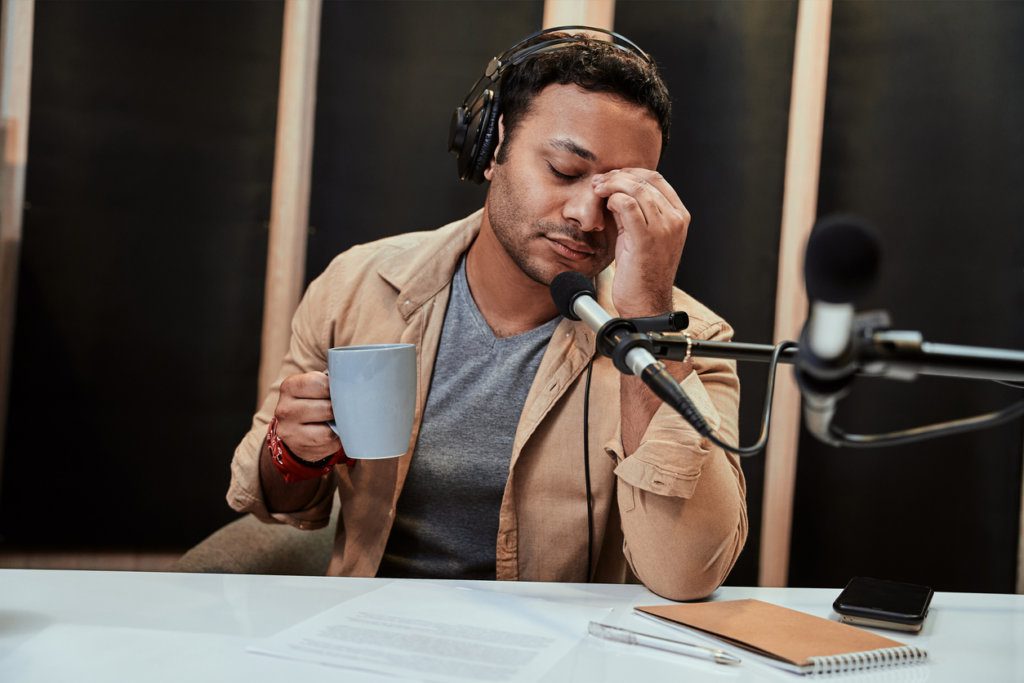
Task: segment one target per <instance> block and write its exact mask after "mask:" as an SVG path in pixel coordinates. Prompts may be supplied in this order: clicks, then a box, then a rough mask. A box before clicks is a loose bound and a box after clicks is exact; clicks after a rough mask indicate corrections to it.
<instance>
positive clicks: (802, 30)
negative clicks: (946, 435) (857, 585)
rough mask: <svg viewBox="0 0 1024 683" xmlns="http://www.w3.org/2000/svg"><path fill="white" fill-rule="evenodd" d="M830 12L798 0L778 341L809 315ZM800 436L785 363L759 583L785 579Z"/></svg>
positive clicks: (828, 4)
mask: <svg viewBox="0 0 1024 683" xmlns="http://www.w3.org/2000/svg"><path fill="white" fill-rule="evenodd" d="M831 19H832V0H800V5H799V10H798V15H797V27H796V46H795V51H794V57H793V82H792V91H791V93H790V102H789V139H788V141H787V146H786V176H785V189H784V191H783V199H782V230H781V233H780V236H779V274H778V285H777V287H776V291H775V334H774V339H775V341H776V342H779V341H782V340H784V339H796V338H797V337H798V335H799V334H800V327H801V325H802V324H803V321H804V319H805V318H806V317H807V296H806V292H805V290H804V283H803V252H804V248H805V246H806V244H807V237H808V235H810V232H811V227H812V226H813V224H814V219H815V216H816V214H817V209H818V174H819V171H820V167H821V137H822V132H823V128H824V120H825V88H826V81H827V77H828V48H829V33H830V28H831ZM799 440H800V392H799V391H798V389H797V386H796V381H795V380H794V378H793V375H792V372H791V371H790V370H786V371H784V372H781V373H780V374H779V378H778V384H777V385H776V388H775V408H774V414H773V416H772V432H771V436H770V437H769V440H768V448H767V451H766V454H765V458H766V459H765V474H764V505H763V508H762V515H761V557H760V573H759V581H758V582H759V583H760V585H762V586H785V585H786V584H787V582H788V578H789V544H790V531H791V527H792V521H793V492H794V488H795V486H794V484H795V480H796V459H797V446H798V444H799Z"/></svg>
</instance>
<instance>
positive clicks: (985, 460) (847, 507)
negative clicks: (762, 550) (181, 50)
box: [790, 2, 1024, 592]
mask: <svg viewBox="0 0 1024 683" xmlns="http://www.w3.org/2000/svg"><path fill="white" fill-rule="evenodd" d="M1022 35H1024V5H1022V4H1020V3H1003V2H945V3H861V2H839V3H837V4H836V5H835V11H834V16H833V27H832V46H831V55H830V64H829V77H828V99H827V107H826V129H825V139H824V146H823V159H822V172H821V193H820V196H819V205H820V207H819V208H820V212H821V213H828V212H833V211H849V212H855V213H859V214H861V215H863V216H865V217H867V218H868V219H869V220H871V221H872V222H873V223H874V224H875V225H876V226H877V227H878V228H879V230H880V232H881V234H882V239H883V245H884V266H883V273H882V276H881V278H880V281H879V283H878V286H877V287H876V288H875V290H874V292H873V293H872V295H871V296H870V297H869V298H868V300H867V301H865V302H864V308H883V309H887V310H888V311H889V312H890V313H891V314H892V318H893V323H894V327H896V328H897V329H913V330H920V331H921V332H922V333H923V334H924V336H925V338H926V339H929V340H932V341H942V342H949V343H961V344H977V345H985V346H1002V347H1009V348H1017V349H1021V348H1024V315H1022V311H1024V230H1022V229H1021V225H1022V224H1024V195H1022V194H1021V192H1020V190H1019V188H1020V187H1021V186H1022V184H1024V135H1022V133H1021V123H1020V122H1021V121H1024V71H1022V69H1021V65H1022V64H1024V43H1022V42H1021V36H1022ZM1021 398H1024V397H1022V396H1021V392H1020V391H1014V390H1012V389H1008V388H1005V387H1001V386H999V385H996V384H993V383H982V382H969V381H966V380H953V379H938V378H924V379H921V380H919V381H917V382H915V383H911V384H902V383H895V382H884V381H882V380H863V381H861V382H860V383H859V384H858V385H857V386H855V388H854V391H853V393H852V395H851V396H850V397H849V398H847V399H846V400H845V401H844V402H843V404H842V407H841V410H840V413H839V416H838V418H837V423H838V424H840V425H842V426H843V427H844V428H846V429H848V430H850V431H861V432H878V431H885V430H891V429H900V428H905V427H909V426H914V425H919V424H924V423H928V422H934V421H939V420H946V419H951V418H956V417H964V416H967V415H972V414H976V413H980V412H984V411H987V410H991V409H995V408H998V407H1001V406H1003V405H1005V404H1007V403H1009V402H1011V401H1013V400H1019V399H1021ZM1022 442H1024V429H1022V423H1021V422H1020V421H1018V422H1016V423H1013V424H1009V425H1006V426H1003V427H1000V428H996V429H990V430H986V431H983V432H977V433H975V434H968V435H961V436H957V437H953V438H946V439H943V440H938V441H932V442H929V443H924V444H918V445H913V446H906V447H900V448H886V449H882V450H875V451H848V450H839V449H834V448H829V447H827V446H824V445H822V444H820V443H818V442H817V441H815V440H814V439H813V438H811V437H810V436H808V435H807V434H806V433H805V434H804V435H803V438H802V439H801V443H800V461H799V467H798V476H797V488H796V501H795V512H794V528H793V556H792V564H791V571H790V578H791V582H792V584H793V585H809V586H838V585H842V584H844V583H845V582H846V581H847V580H848V579H849V578H850V577H852V576H854V575H869V576H877V577H882V578H892V579H901V580H906V581H913V582H917V583H924V584H928V585H931V586H933V587H935V588H936V589H941V590H965V591H1000V592H1013V591H1014V577H1015V568H1016V560H1017V544H1018V538H1019V510H1020V487H1021V446H1022Z"/></svg>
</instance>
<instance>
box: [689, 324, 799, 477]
mask: <svg viewBox="0 0 1024 683" xmlns="http://www.w3.org/2000/svg"><path fill="white" fill-rule="evenodd" d="M796 345H797V343H796V342H794V341H784V342H779V343H778V344H776V345H775V349H774V350H773V351H772V357H771V359H769V361H768V383H767V386H766V388H765V397H764V408H763V410H762V411H761V434H760V436H759V437H758V439H757V441H756V442H755V443H754V445H753V446H747V447H741V446H730V445H729V444H727V443H725V442H724V441H722V440H721V439H719V438H718V437H717V436H715V433H714V432H713V431H712V430H711V428H710V427H709V426H707V423H704V428H705V431H702V430H701V428H700V427H699V426H698V425H693V422H692V421H690V417H689V416H688V415H685V414H684V415H683V417H685V418H687V421H690V424H692V425H693V426H694V427H695V428H696V429H697V431H699V432H701V434H703V435H704V436H705V437H707V438H708V440H709V441H711V443H713V444H715V445H716V446H718V447H719V448H721V449H723V450H726V451H729V452H730V453H735V454H736V455H739V456H741V457H748V456H751V455H756V454H757V453H760V452H761V451H762V450H763V449H764V447H765V445H766V444H767V443H768V432H769V424H770V420H771V414H772V394H773V393H775V373H776V371H777V370H778V366H779V359H780V358H781V357H782V353H783V352H784V351H785V350H786V349H789V348H792V347H794V346H796ZM687 403H689V399H687ZM689 405H690V407H691V408H692V407H693V404H692V403H690V404H689ZM677 410H679V409H678V408H677ZM694 411H696V409H695V408H694ZM680 412H681V413H682V411H680ZM688 412H689V411H688ZM701 422H703V418H701ZM705 432H706V433H705Z"/></svg>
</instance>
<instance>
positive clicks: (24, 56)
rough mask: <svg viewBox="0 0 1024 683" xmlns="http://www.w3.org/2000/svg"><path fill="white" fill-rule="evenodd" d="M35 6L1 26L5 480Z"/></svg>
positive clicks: (1, 429) (0, 424)
mask: <svg viewBox="0 0 1024 683" xmlns="http://www.w3.org/2000/svg"><path fill="white" fill-rule="evenodd" d="M34 15H35V0H3V18H2V20H0V27H2V31H3V33H2V35H0V143H2V144H3V162H2V165H0V477H2V476H3V453H4V444H6V443H7V412H8V398H9V396H10V381H11V374H10V373H11V347H12V346H13V345H14V316H15V306H16V303H17V292H18V255H19V253H20V252H21V221H22V213H23V209H24V202H25V165H26V162H27V161H28V114H29V101H30V95H31V85H32V26H33V20H34Z"/></svg>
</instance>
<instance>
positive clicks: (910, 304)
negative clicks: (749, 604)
mask: <svg viewBox="0 0 1024 683" xmlns="http://www.w3.org/2000/svg"><path fill="white" fill-rule="evenodd" d="M542 12H543V2H542V0H523V1H517V2H476V1H473V0H465V1H461V0H460V1H450V2H420V1H414V0H402V1H389V2H376V1H371V0H353V1H346V2H326V3H325V4H324V6H323V13H322V18H321V47H320V62H319V69H318V84H317V106H316V121H315V122H316V130H315V143H314V156H313V177H312V194H311V198H310V199H311V201H310V219H309V224H310V225H309V241H308V252H307V264H306V265H307V267H306V273H305V277H306V281H307V282H308V281H310V280H312V279H313V278H314V277H316V275H318V274H319V273H320V272H321V271H322V270H323V268H324V267H325V266H326V265H327V263H328V262H329V261H330V260H331V259H332V258H333V257H334V256H335V255H336V254H338V253H339V252H341V251H343V250H345V249H346V248H348V247H350V246H352V245H355V244H358V243H362V242H366V241H369V240H372V239H377V238H380V237H384V236H387V235H391V234H396V233H400V232H406V231H411V230H424V229H431V228H434V227H437V226H440V225H443V224H445V223H447V222H449V221H451V220H454V219H456V218H459V217H462V216H464V215H466V214H468V213H470V212H472V211H474V210H476V209H477V208H479V206H480V205H481V204H482V202H483V198H484V193H485V188H481V187H478V186H474V185H470V184H467V183H460V182H459V181H458V180H457V179H456V173H455V163H454V159H453V157H451V155H449V154H448V153H447V152H446V143H447V133H448V123H449V118H450V115H451V112H452V110H453V108H454V107H455V106H456V105H457V104H458V103H459V102H460V101H461V100H462V97H463V96H464V95H465V93H466V91H467V90H468V89H469V87H470V85H471V84H472V83H473V81H474V80H475V79H476V78H477V77H478V76H479V75H480V73H481V72H482V70H483V68H484V66H485V65H486V63H487V62H488V60H489V59H490V58H491V57H492V56H494V55H495V54H496V53H498V52H500V51H502V50H504V49H505V48H507V47H508V46H510V45H511V44H513V43H514V42H516V41H517V40H519V39H520V38H522V37H523V36H525V35H526V34H528V33H530V32H532V31H534V30H536V29H537V28H538V27H539V26H540V23H541V17H542ZM282 16H283V4H282V3H280V2H259V3H236V2H181V3H179V2H155V3H153V2H150V3H136V2H45V3H42V2H41V3H37V8H36V33H35V46H34V55H33V58H34V65H33V66H34V70H33V84H32V107H31V111H32V118H31V138H30V143H29V166H28V175H27V190H26V213H25V229H24V233H25V236H24V242H23V246H22V257H21V258H22V261H21V273H20V280H19V299H18V314H17V315H18V317H17V321H16V333H15V344H14V370H13V378H12V386H11V411H10V415H9V418H8V435H7V442H6V453H5V459H4V464H3V467H4V471H3V480H2V482H3V483H2V486H3V488H2V490H0V535H2V538H0V544H2V546H0V547H3V548H10V547H19V548H30V549H33V548H35V549H45V548H62V549H67V548H87V549H91V550H96V549H120V548H131V549H138V550H146V549H184V548H186V547H188V546H189V545H191V544H193V543H195V542H197V541H199V540H200V539H201V538H202V537H203V536H205V535H206V534H208V533H209V532H211V531H213V530H214V529H216V528H217V527H219V526H221V525H222V524H224V523H225V522H226V521H228V520H230V519H232V518H234V515H233V513H232V512H231V511H230V510H229V509H228V508H227V506H226V504H225V502H224V492H225V490H226V487H227V483H228V477H229V473H228V464H229V462H230V458H231V454H232V452H233V450H234V447H235V445H236V444H237V442H238V440H239V439H240V438H241V436H242V435H243V434H244V433H245V431H246V429H247V428H248V425H249V422H250V419H251V414H252V410H253V409H254V407H255V405H256V401H257V397H256V382H257V364H258V360H259V344H260V324H261V315H262V303H263V302H262V298H263V278H264V270H265V258H266V253H265V251H266V239H267V221H268V217H269V212H270V183H271V177H272V169H273V154H274V126H275V115H276V106H277V89H278V69H279V60H280V43H281V30H282ZM796 22H797V2H796V1H795V0H780V1H778V2H770V3H766V2H756V1H753V0H751V1H737V2H710V1H708V2H659V1H653V0H619V2H618V3H617V9H616V20H615V28H616V30H619V31H621V32H622V33H624V34H625V35H627V36H629V37H630V38H631V39H633V40H635V41H636V42H637V43H639V44H640V45H641V46H642V47H643V48H645V49H647V50H648V51H650V52H651V53H652V54H653V55H654V57H655V58H656V60H657V61H658V63H659V65H660V66H661V68H662V70H663V73H664V76H665V78H666V80H667V82H668V85H669V88H670V90H671V91H672V94H673V105H674V125H673V131H672V140H671V143H670V146H669V148H668V150H667V151H666V153H665V155H664V158H663V160H662V164H661V167H660V170H661V171H662V172H663V174H664V175H665V176H666V177H667V178H668V180H669V181H670V182H671V183H672V184H673V186H674V187H675V188H676V189H677V190H678V192H679V194H680V196H681V197H682V198H683V200H684V202H685V203H686V204H687V206H688V208H689V209H690V210H691V212H692V214H693V223H692V226H691V230H690V234H689V237H688V241H687V245H686V249H685V253H684V256H683V261H682V265H681V267H680V271H679V274H678V277H677V284H679V285H680V286H681V287H683V288H684V289H686V290H687V291H689V292H690V293H692V294H693V295H695V296H696V297H697V298H699V299H700V300H702V301H703V302H704V303H706V304H707V305H708V306H709V307H711V308H712V309H713V310H715V311H716V312H718V313H719V314H721V315H722V316H724V317H725V318H726V319H727V320H729V321H730V323H732V325H733V326H734V328H735V329H736V337H735V338H736V339H737V340H741V341H749V342H770V341H771V336H772V330H773V319H774V310H775V283H776V276H777V269H778V251H779V244H778V241H779V225H780V222H781V207H782V197H783V174H784V168H785V151H786V135H787V125H788V114H789V111H788V109H789V98H790V80H791V75H792V68H793V44H794V37H795V29H796ZM1021 36H1024V5H1020V4H1017V3H1000V2H980V3H979V2H975V3H967V2H945V3H866V2H837V3H836V4H835V9H834V18H833V28H832V47H831V58H830V64H829V80H828V101H827V111H826V120H825V139H824V147H823V159H822V172H821V188H820V196H819V207H820V213H828V212H832V211H839V210H842V211H853V212H857V213H861V214H863V215H865V216H866V217H867V218H868V219H870V220H871V221H873V222H874V223H875V224H876V225H878V227H879V228H880V230H881V232H882V235H883V241H884V248H885V266H884V272H883V276H882V279H881V282H880V283H879V285H878V287H877V288H876V290H875V292H874V293H873V294H872V296H871V298H870V300H869V301H868V302H867V304H868V305H869V306H873V307H884V308H887V309H888V310H890V312H891V313H892V314H893V317H894V320H895V322H896V324H897V326H899V327H904V328H909V329H920V330H922V331H923V332H924V333H925V334H926V336H927V337H929V338H933V339H935V340H937V341H948V342H955V343H965V344H983V345H992V346H1006V347H1013V348H1024V316H1021V311H1022V310H1024V231H1021V230H1020V228H1019V226H1020V224H1021V219H1022V218H1024V200H1022V198H1021V194H1020V193H1019V192H1018V191H1017V189H1016V188H1017V187H1019V186H1020V185H1021V183H1022V181H1024V165H1022V161H1021V159H1024V140H1022V136H1021V133H1020V132H1019V130H1018V129H1019V123H1018V122H1019V121H1020V120H1024V96H1022V93H1024V87H1022V86H1024V82H1022V78H1024V77H1022V75H1021V73H1022V72H1021V70H1020V68H1019V66H1020V65H1021V64H1024V52H1022V50H1024V48H1022V47H1021V45H1024V43H1022V42H1021V40H1020V37H1021ZM783 372H788V370H783ZM740 377H741V381H742V383H743V403H742V409H741V441H742V443H744V444H749V443H751V442H752V441H753V440H754V439H755V438H756V436H757V431H758V428H759V424H758V422H759V414H760V409H761V403H762V401H763V400H764V382H765V377H766V375H765V370H764V367H763V366H760V365H758V364H750V363H746V364H741V365H740ZM1019 393H1020V392H1019V391H1018V392H1014V391H1013V390H1010V389H1008V388H1005V387H999V386H997V385H984V384H976V383H967V382H962V381H960V382H958V381H954V380H944V381H939V380H921V381H919V382H917V383H915V384H908V385H901V384H893V383H885V384H884V385H883V384H880V383H878V382H874V383H871V382H860V383H858V386H857V387H856V390H855V392H854V395H853V396H851V397H850V398H849V399H847V400H846V401H845V402H844V405H843V409H842V412H841V413H840V421H841V422H842V424H843V425H844V426H846V427H847V428H849V429H851V430H864V431H876V430H884V429H891V428H898V427H903V426H909V425H913V424H918V423H920V422H923V421H934V420H940V419H948V418H952V417H960V416H963V415H966V414H971V413H976V412H981V411H984V410H987V409H992V408H996V407H999V406H1000V405H1002V404H1005V403H1007V402H1009V401H1011V400H1014V399H1017V398H1019ZM1022 441H1024V429H1022V424H1021V423H1020V422H1018V423H1015V424H1013V425H1007V426H1005V427H1003V428H1000V429H997V430H991V431H987V432H982V433H979V434H976V435H972V436H961V437H957V438H954V439H947V440H943V441H937V442H933V443H931V444H927V445H922V446H918V447H911V448H901V449H887V450H883V451H875V452H847V451H845V450H842V451H840V450H837V449H832V448H828V447H825V446H823V445H821V444H819V443H818V442H816V441H814V440H813V439H812V438H810V437H808V436H807V435H806V434H804V435H803V438H802V439H801V443H800V453H799V461H798V462H799V470H798V481H797V491H796V506H795V511H794V526H793V552H792V561H791V570H790V579H791V584H792V585H810V586H837V585H840V584H842V583H845V581H846V580H847V579H848V578H849V577H850V576H853V575H854V574H864V573H866V574H873V575H877V576H882V577H886V578H895V579H906V580H913V581H918V582H923V583H929V584H931V585H933V586H935V587H936V588H939V589H946V590H975V591H988V590H1000V591H1012V590H1013V577H1014V573H1015V566H1016V565H1015V563H1016V551H1017V538H1018V534H1019V529H1018V515H1019V505H1020V486H1021V447H1022ZM743 468H744V472H745V474H746V477H747V484H748V507H749V517H750V538H749V541H748V544H747V548H746V550H745V551H744V553H743V555H742V556H741V558H740V561H739V563H738V565H737V567H736V568H735V570H734V571H733V573H732V575H731V576H730V577H729V579H728V583H730V584H734V585H752V584H755V583H756V582H757V563H758V554H759V552H760V547H759V538H760V531H761V522H760V520H761V503H762V498H763V485H764V456H763V455H759V456H755V457H752V458H748V459H745V460H744V461H743Z"/></svg>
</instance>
